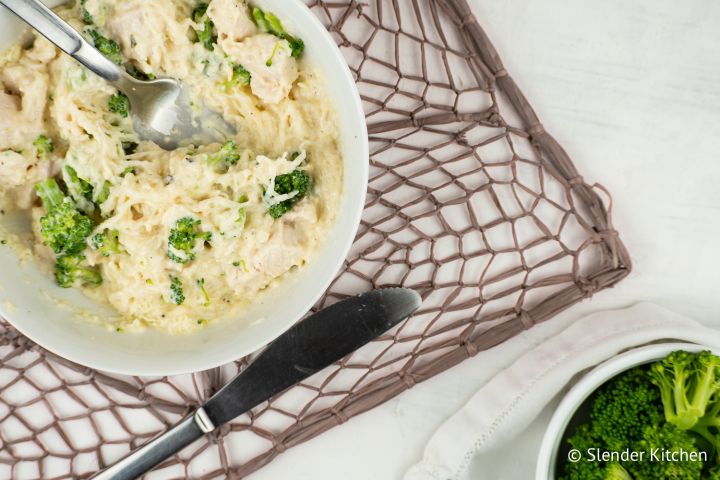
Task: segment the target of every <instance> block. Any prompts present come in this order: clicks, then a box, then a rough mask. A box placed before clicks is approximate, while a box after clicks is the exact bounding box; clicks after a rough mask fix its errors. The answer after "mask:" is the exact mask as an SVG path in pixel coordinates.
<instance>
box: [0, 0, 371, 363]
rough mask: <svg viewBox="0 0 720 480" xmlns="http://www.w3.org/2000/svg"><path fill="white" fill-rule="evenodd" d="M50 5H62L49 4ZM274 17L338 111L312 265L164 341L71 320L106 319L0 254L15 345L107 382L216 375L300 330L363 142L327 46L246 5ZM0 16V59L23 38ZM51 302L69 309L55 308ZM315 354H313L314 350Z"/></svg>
mask: <svg viewBox="0 0 720 480" xmlns="http://www.w3.org/2000/svg"><path fill="white" fill-rule="evenodd" d="M50 3H51V4H53V5H58V4H60V3H62V2H50ZM252 3H253V5H257V6H259V7H261V8H263V9H267V10H269V11H272V12H274V13H275V14H276V15H277V16H278V17H279V18H280V19H281V20H282V21H283V24H284V25H285V26H286V28H287V29H288V31H290V32H291V33H293V34H296V35H297V36H299V37H300V38H302V39H303V40H304V41H305V45H306V49H305V54H304V55H306V58H307V61H309V62H310V63H311V64H312V65H314V66H315V67H317V68H318V70H319V71H321V72H323V74H324V76H325V79H326V83H327V88H328V91H327V93H328V95H329V96H330V98H331V99H332V100H333V101H334V103H335V106H336V108H337V112H338V117H339V124H340V125H339V126H340V137H341V148H342V154H343V165H344V185H343V188H344V192H343V200H342V204H341V205H340V207H339V209H338V214H337V221H336V224H335V225H334V227H333V229H332V231H331V232H330V234H329V236H328V238H327V239H326V243H325V246H324V247H323V249H322V250H321V251H320V252H319V253H318V255H316V258H315V259H314V261H313V262H312V263H311V264H310V265H308V266H307V267H306V268H304V269H303V270H302V271H301V272H299V273H298V274H297V275H295V276H292V277H290V278H288V279H287V280H285V281H284V283H283V285H282V287H281V288H276V289H273V293H272V294H271V295H264V296H261V297H260V299H259V301H258V302H257V303H255V304H254V305H253V306H252V307H251V308H250V309H249V310H248V311H247V312H245V313H244V314H243V315H242V316H241V318H233V319H227V320H224V321H219V322H214V323H210V324H209V325H208V327H207V328H205V329H203V330H201V331H200V332H198V333H195V334H192V335H186V336H171V335H167V334H163V333H159V332H155V331H148V332H145V333H141V334H118V333H115V332H112V331H109V330H108V329H107V328H105V327H102V326H99V325H94V324H91V323H89V322H86V321H84V320H82V319H79V318H77V315H76V312H77V310H78V307H79V308H80V309H86V310H91V311H93V312H94V313H97V314H99V315H103V314H107V315H111V314H112V312H111V311H110V310H109V309H108V307H106V306H103V305H100V304H98V303H96V302H92V301H90V300H88V299H87V298H85V297H84V296H83V295H82V294H80V293H79V292H77V291H75V290H74V289H61V288H59V287H57V286H56V285H55V284H54V282H53V280H52V279H51V278H49V277H48V276H47V275H46V274H43V273H42V272H40V270H39V269H38V268H37V266H36V264H35V263H34V262H25V264H21V263H20V262H19V260H18V258H17V256H16V255H15V252H13V251H12V250H11V249H9V248H1V249H0V315H2V316H3V317H4V318H6V319H7V320H8V321H10V322H11V323H12V324H13V325H14V326H15V328H17V329H18V330H19V331H20V332H22V333H23V334H24V335H26V336H27V337H29V338H30V339H32V340H33V341H34V342H36V343H38V344H39V345H41V346H42V347H44V348H46V349H47V350H50V351H52V352H54V353H56V354H58V355H60V356H62V357H65V358H67V359H69V360H72V361H74V362H77V363H80V364H82V365H85V366H88V367H92V368H96V369H99V370H104V371H108V372H115V373H122V374H130V375H171V374H180V373H186V372H193V371H199V370H205V369H209V368H212V367H216V366H219V365H222V364H225V363H227V362H230V361H232V360H235V359H237V358H239V357H242V356H244V355H246V354H249V353H251V352H253V351H255V350H257V349H259V348H260V347H262V346H263V345H265V344H267V343H268V342H270V341H271V340H273V339H274V338H276V337H277V336H279V335H280V334H281V333H282V332H284V331H285V330H287V329H288V328H289V327H290V326H291V325H292V324H293V323H295V322H296V321H297V320H299V319H300V318H301V317H302V316H303V315H304V314H305V313H306V312H307V311H308V310H309V309H310V308H311V307H312V305H313V304H314V303H315V302H316V301H317V300H318V298H320V296H321V295H322V293H323V292H324V291H325V290H326V289H327V287H328V285H329V284H330V282H331V281H332V279H333V278H334V276H335V275H336V274H337V272H338V270H339V269H340V267H341V266H342V264H343V261H344V260H345V257H346V256H347V253H348V251H349V249H350V246H351V245H352V241H353V238H354V237H355V233H356V231H357V228H358V225H359V223H360V217H361V215H362V210H363V206H364V203H365V192H366V190H367V182H368V168H369V167H368V140H367V129H366V126H365V115H364V113H363V109H362V104H361V102H360V96H359V94H358V91H357V88H356V86H355V82H354V80H353V77H352V74H351V73H350V70H349V68H348V66H347V64H346V63H345V60H344V59H343V57H342V54H341V53H340V51H339V50H338V48H337V46H336V45H335V42H334V41H333V39H332V37H331V36H330V34H328V32H327V30H326V29H325V28H324V27H323V25H322V24H321V23H320V22H319V21H318V20H317V18H315V16H314V15H313V13H312V12H310V10H309V9H308V8H307V7H306V6H305V4H304V3H303V2H298V1H292V2H289V1H287V0H253V2H252ZM24 28H25V27H24V24H22V23H21V22H20V21H19V20H17V19H16V18H15V17H14V16H13V15H12V14H11V13H10V12H9V11H7V10H5V9H3V8H0V50H4V49H5V48H7V47H8V46H9V45H10V44H11V43H12V42H14V41H15V40H16V39H17V38H19V35H20V34H21V33H22V31H23V30H24ZM50 297H54V298H59V299H61V300H62V301H63V302H65V303H67V304H68V305H70V306H72V308H63V307H61V306H59V305H58V303H57V301H54V300H52V299H51V298H50ZM321 347H322V346H320V348H321Z"/></svg>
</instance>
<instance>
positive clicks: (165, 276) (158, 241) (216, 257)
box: [0, 0, 343, 333]
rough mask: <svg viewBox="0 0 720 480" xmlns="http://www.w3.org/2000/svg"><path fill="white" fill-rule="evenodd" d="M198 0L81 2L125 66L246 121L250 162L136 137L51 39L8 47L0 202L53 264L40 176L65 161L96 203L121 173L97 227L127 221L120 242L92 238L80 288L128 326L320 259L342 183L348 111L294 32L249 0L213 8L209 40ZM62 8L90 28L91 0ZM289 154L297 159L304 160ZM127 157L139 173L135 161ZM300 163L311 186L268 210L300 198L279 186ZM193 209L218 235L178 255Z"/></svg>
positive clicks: (171, 326)
mask: <svg viewBox="0 0 720 480" xmlns="http://www.w3.org/2000/svg"><path fill="white" fill-rule="evenodd" d="M193 7H194V4H191V3H189V2H186V1H182V0H157V1H153V2H147V1H140V0H129V1H117V2H111V1H109V0H88V2H86V4H85V8H86V9H87V10H88V13H89V14H90V15H92V17H93V19H94V21H95V22H96V23H97V26H96V27H93V28H97V29H98V31H100V32H101V33H102V34H103V35H105V36H106V37H108V38H111V39H113V40H115V41H116V42H117V43H118V44H119V45H120V46H121V49H122V55H123V61H124V62H132V63H133V65H135V66H136V67H137V68H139V69H140V70H142V71H144V72H145V73H152V74H154V75H157V76H163V75H167V76H172V77H175V78H180V79H182V80H183V81H184V82H185V83H186V84H188V85H189V86H190V88H191V89H192V92H193V94H194V95H193V96H194V98H195V99H197V100H198V101H204V102H205V103H206V104H207V105H208V106H209V107H211V108H213V109H215V110H217V111H218V112H220V113H221V114H222V115H223V116H224V117H225V119H226V120H227V121H228V122H230V123H232V124H234V125H235V126H236V127H237V130H238V134H237V136H236V138H233V140H234V141H235V142H236V144H237V147H238V148H237V150H238V152H239V154H240V160H239V161H238V163H237V164H236V165H234V166H231V167H229V169H228V170H227V171H226V172H225V171H223V170H222V169H217V168H214V167H213V166H211V165H209V164H208V162H207V157H208V156H209V155H212V154H213V153H214V152H216V151H218V150H219V149H220V147H221V145H220V144H216V145H206V146H200V147H197V148H194V149H191V148H182V149H178V150H175V151H172V152H167V151H164V150H162V149H160V148H159V147H157V146H156V145H154V144H152V143H148V142H140V141H139V139H138V138H136V135H135V133H134V132H133V129H132V122H131V120H130V118H120V117H119V116H118V115H116V114H113V113H111V112H109V111H108V99H109V97H110V96H111V95H113V94H115V93H117V92H116V91H115V89H114V88H113V87H111V86H109V85H107V84H106V83H105V82H104V81H103V80H101V79H100V78H98V77H96V76H95V75H94V74H92V73H91V72H89V71H88V70H86V69H85V68H83V67H81V66H80V65H79V64H77V63H76V62H75V61H74V60H72V59H71V58H69V57H67V56H66V55H62V54H60V52H59V51H58V50H57V49H56V48H55V47H53V46H52V45H50V44H49V43H48V42H47V41H46V40H44V39H43V38H42V37H40V36H36V37H35V41H34V44H33V46H32V47H31V48H29V49H23V48H21V47H20V46H19V45H16V46H14V47H12V48H10V49H9V50H7V51H6V52H4V53H3V54H2V56H0V85H1V86H2V88H0V167H1V168H0V197H1V199H2V200H1V201H0V204H1V206H2V207H3V208H6V209H15V210H22V211H24V212H26V213H27V215H28V216H30V217H32V225H33V230H34V233H35V235H34V238H35V240H34V243H33V244H32V245H26V246H27V248H30V249H31V250H32V252H33V254H34V256H35V257H36V259H37V261H39V262H41V263H43V264H45V265H46V266H47V270H48V271H51V270H52V265H53V263H54V254H53V252H52V251H50V249H49V248H48V247H47V246H44V245H43V244H42V236H41V234H40V232H39V219H40V217H41V216H42V215H44V213H45V212H44V210H43V208H42V207H40V206H39V205H40V203H39V202H38V201H37V199H36V197H35V194H34V190H33V186H34V185H35V184H36V183H37V182H39V181H41V180H44V179H46V178H48V177H52V176H54V177H56V178H59V177H60V176H61V175H60V173H61V172H62V171H63V169H64V168H65V166H71V167H72V168H74V169H75V171H76V172H77V174H78V176H79V177H81V178H83V179H85V180H86V181H88V182H89V183H90V184H92V185H93V187H94V198H93V201H97V199H98V195H99V192H100V191H101V186H102V185H103V184H104V183H105V182H110V184H112V187H111V189H110V196H109V198H108V199H107V200H106V201H105V202H103V203H102V204H101V206H100V217H99V218H98V225H97V228H96V232H102V231H105V230H106V229H111V230H117V231H118V232H119V241H120V244H121V247H122V250H123V251H124V252H123V253H113V254H111V255H109V256H106V257H105V256H102V255H100V254H99V253H98V252H96V251H95V250H93V249H92V248H91V247H88V248H87V249H86V251H85V252H84V255H85V256H86V257H87V262H88V263H89V264H90V265H91V266H94V267H97V268H98V269H99V271H100V272H101V274H102V277H103V283H102V285H101V286H99V287H94V288H83V290H84V291H85V292H86V293H87V294H88V295H90V296H91V297H93V298H95V299H98V300H101V301H104V302H108V303H110V304H111V305H112V306H113V307H114V308H115V309H117V311H118V312H119V313H120V315H121V316H122V318H123V319H124V320H123V321H124V325H123V326H122V327H123V329H125V330H134V329H137V330H139V329H144V328H148V327H149V328H155V329H160V330H164V331H168V332H173V333H186V332H190V331H193V330H194V329H197V328H202V326H203V325H206V324H207V322H208V321H212V320H214V319H216V318H219V317H223V316H226V315H228V314H230V313H232V312H235V311H237V310H238V309H240V308H243V307H244V306H247V305H248V304H250V303H252V302H253V299H254V298H256V296H257V295H258V293H259V292H260V291H262V290H263V289H266V288H268V286H270V285H275V284H277V283H278V282H277V280H278V279H280V278H282V277H283V275H285V274H286V273H287V272H288V271H290V270H291V269H293V268H295V267H299V268H302V267H303V266H304V265H305V264H307V263H308V262H310V261H311V260H312V257H313V254H314V252H315V251H316V250H317V248H318V247H319V246H320V245H322V243H323V241H324V238H325V237H326V235H327V231H328V229H329V227H330V225H331V224H332V222H333V221H334V217H335V213H336V208H337V206H338V205H339V203H340V196H341V194H342V191H341V189H342V175H343V172H342V159H341V157H340V153H339V146H338V131H337V120H336V114H335V111H334V109H333V106H332V105H331V104H330V102H329V100H328V98H327V96H326V94H325V89H324V86H323V81H322V79H320V78H319V76H318V75H317V73H316V72H314V71H313V70H312V68H311V67H309V66H308V65H306V64H305V63H304V62H303V61H302V59H299V60H298V59H296V58H294V57H292V56H291V54H290V48H289V45H288V44H287V42H286V41H285V40H279V39H278V38H277V37H274V36H271V35H268V34H264V33H261V32H259V31H258V29H257V28H256V26H255V24H254V23H253V22H252V20H251V19H250V17H249V14H248V7H247V5H246V4H245V3H243V2H242V1H239V0H212V2H211V3H210V8H209V9H208V17H209V18H211V19H214V20H215V29H216V31H215V33H216V35H217V39H218V43H217V44H216V45H215V47H214V50H213V51H209V50H207V49H206V48H204V47H203V45H202V44H201V43H197V42H194V41H193V38H192V34H191V31H192V29H194V28H198V25H197V24H196V23H194V22H193V21H192V19H191V18H190V17H191V11H192V8H193ZM59 13H60V14H61V16H63V17H64V18H65V19H68V20H69V21H70V22H71V23H72V24H73V25H74V26H75V28H77V29H78V30H81V31H82V30H85V29H87V28H88V27H87V26H86V25H84V24H83V23H82V20H81V15H82V10H81V7H80V6H75V7H72V8H62V9H60V10H59ZM277 45H279V47H277V48H276V46H277ZM273 50H274V56H273V61H272V65H271V66H268V65H267V63H268V62H267V57H269V56H270V55H272V54H273ZM241 62H244V63H243V65H244V64H247V65H244V66H245V68H246V69H247V70H248V71H250V73H251V74H252V80H251V83H250V85H249V86H237V85H229V84H228V82H229V80H231V78H232V73H233V67H234V66H235V65H236V64H238V63H241ZM39 135H47V136H48V137H50V138H52V140H53V143H54V147H55V148H54V151H53V152H52V153H49V154H47V155H45V156H41V155H40V154H39V152H38V151H37V149H36V148H35V147H34V146H33V142H34V141H35V139H36V138H37V137H38V136H39ZM122 142H138V143H139V146H138V148H137V151H136V152H135V153H133V154H131V155H126V154H125V152H124V151H123V149H122V147H121V145H122ZM293 152H300V155H299V156H297V157H295V158H292V156H291V155H290V154H291V153H293ZM129 167H134V173H127V172H126V171H127V169H128V168H129ZM296 168H301V169H303V170H306V171H307V173H308V174H309V175H310V176H311V178H312V179H313V188H312V191H311V192H310V193H309V194H308V195H307V196H306V197H305V198H304V199H302V200H300V201H299V202H298V203H297V204H296V205H295V206H294V207H293V208H292V210H291V211H290V212H288V213H287V214H285V215H284V216H283V217H281V218H280V219H273V218H271V217H270V215H269V214H268V213H267V208H268V207H269V206H271V205H273V204H275V203H278V202H280V201H283V200H287V199H288V198H292V197H293V196H294V194H293V193H292V192H291V193H290V194H275V193H274V192H273V191H271V190H269V189H272V186H273V184H274V179H275V178H276V177H277V176H278V175H282V174H286V173H290V172H292V171H293V170H295V169H296ZM123 172H126V173H125V174H124V175H122V174H123ZM90 203H92V202H90ZM241 209H242V213H240V210H241ZM186 216H192V217H193V218H196V219H198V220H200V221H201V227H200V228H201V230H202V231H203V232H211V235H212V239H211V241H210V242H208V243H206V244H203V242H198V244H196V249H195V250H193V254H194V255H195V258H194V260H192V261H189V262H187V263H183V264H180V263H176V262H174V261H173V260H171V259H170V258H169V257H168V250H170V251H171V253H173V251H172V248H170V249H169V247H168V235H169V232H170V229H171V228H172V227H173V226H174V225H175V223H176V222H177V220H178V219H180V218H182V217H186ZM240 216H242V217H243V218H242V221H239V217H240ZM174 253H179V252H174ZM171 277H176V278H178V279H179V280H180V282H181V283H182V285H183V292H184V295H185V301H184V302H183V303H182V304H181V305H179V306H178V305H175V304H174V303H173V302H172V301H171V290H170V282H171ZM200 279H203V280H204V288H205V291H206V292H207V294H208V297H209V302H208V301H207V300H206V298H205V295H204V293H203V291H202V289H201V288H200V287H199V285H198V283H197V282H198V280H200Z"/></svg>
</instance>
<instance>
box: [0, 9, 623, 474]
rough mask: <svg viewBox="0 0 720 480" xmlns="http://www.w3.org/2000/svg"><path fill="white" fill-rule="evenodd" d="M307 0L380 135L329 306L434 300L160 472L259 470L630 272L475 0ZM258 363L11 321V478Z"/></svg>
mask: <svg viewBox="0 0 720 480" xmlns="http://www.w3.org/2000/svg"><path fill="white" fill-rule="evenodd" d="M308 4H309V5H310V6H311V8H312V9H313V11H314V12H315V13H316V14H317V16H318V17H319V18H320V19H321V21H322V22H323V23H324V24H325V25H326V26H327V28H328V29H329V30H330V32H331V33H332V35H333V36H334V38H335V39H336V41H337V43H338V45H339V46H340V48H341V49H342V52H343V53H344V55H345V56H346V58H347V61H348V63H349V65H350V67H351V69H352V71H353V72H354V74H355V77H356V80H357V84H358V86H359V89H360V92H361V95H362V99H363V102H364V105H365V109H366V113H367V122H368V126H369V132H370V141H371V153H372V155H371V156H372V158H371V179H370V186H369V195H368V200H367V205H366V210H365V214H364V217H363V221H362V224H361V227H360V231H359V233H358V236H357V239H356V242H355V244H354V247H353V249H352V252H351V253H350V256H349V257H348V259H347V262H346V265H345V268H344V271H343V272H341V274H340V275H338V277H337V279H336V280H335V282H334V283H333V285H332V287H331V288H330V289H329V291H328V292H327V295H326V296H325V297H324V299H323V300H322V301H321V302H320V304H319V305H318V307H322V306H324V305H327V304H329V303H331V302H335V301H337V300H338V299H341V298H344V297H346V296H348V295H352V294H355V293H359V292H361V291H364V290H367V289H370V288H379V287H386V286H405V287H410V288H414V289H416V290H417V291H418V292H420V293H421V294H422V296H423V299H424V303H423V307H422V309H421V310H420V311H419V312H417V314H416V315H414V316H413V317H411V318H409V319H408V320H406V321H405V322H404V323H403V324H401V325H400V326H399V327H398V328H396V329H395V330H394V331H392V332H390V333H388V334H387V335H385V336H384V337H382V338H380V339H378V340H377V341H375V342H372V343H371V344H369V345H367V346H366V347H364V348H362V349H361V350H359V351H358V352H356V353H355V354H353V355H351V356H350V357H349V358H346V359H344V360H343V361H341V362H339V363H338V364H337V365H335V366H333V367H330V368H328V369H326V370H325V371H323V372H321V373H319V374H317V375H315V376H314V377H312V378H310V379H309V380H307V381H305V382H303V383H302V384H301V385H298V386H296V387H294V388H292V389H290V390H288V391H287V392H285V393H284V394H281V395H279V396H278V397H276V398H274V399H272V400H270V401H269V402H266V403H264V404H262V405H260V406H258V407H257V408H255V409H254V410H253V411H252V412H251V413H249V414H246V415H244V416H242V417H240V418H238V419H236V420H235V421H233V422H231V423H230V424H228V425H225V426H223V427H221V428H220V429H219V430H217V431H216V432H213V433H212V434H209V435H208V436H207V437H206V438H205V439H203V440H201V441H199V442H196V443H195V444H193V445H191V446H190V447H189V448H187V449H186V450H184V451H183V452H181V453H180V454H178V455H177V456H175V457H174V458H172V459H170V460H168V461H167V462H166V463H165V464H163V465H162V466H161V467H160V468H158V469H157V470H155V471H154V472H152V473H150V474H149V475H148V476H147V477H148V478H203V479H211V478H227V477H231V478H237V477H243V476H245V475H247V474H249V473H250V472H252V471H255V470H256V469H258V468H260V467H261V466H263V465H264V464H266V463H267V462H269V461H271V460H272V459H273V458H274V457H275V456H276V455H277V454H278V453H281V452H282V451H284V450H285V449H287V448H289V447H292V446H293V445H296V444H298V443H300V442H303V441H305V440H307V439H309V438H312V437H314V436H316V435H318V434H319V433H321V432H323V431H325V430H327V429H329V428H331V427H333V426H334V425H337V424H339V423H342V422H344V421H346V420H347V419H348V418H350V417H352V416H354V415H357V414H359V413H361V412H364V411H366V410H368V409H371V408H372V407H374V406H376V405H378V404H380V403H382V402H383V401H385V400H387V399H389V398H391V397H393V396H394V395H397V394H398V393H400V392H402V391H403V390H405V389H407V388H410V387H412V386H413V385H414V384H415V383H416V382H419V381H422V380H425V379H427V378H429V377H431V376H433V375H435V374H437V373H439V372H442V371H444V370H446V369H447V368H449V367H451V366H453V365H455V364H457V363H459V362H461V361H463V360H464V359H466V358H468V357H470V356H472V355H474V354H475V353H477V352H478V351H481V350H484V349H487V348H490V347H493V346H495V345H498V344H500V343H502V342H503V341H505V340H506V339H509V338H511V337H512V336H514V335H516V334H517V333H519V332H521V331H522V330H524V329H527V328H529V327H531V326H533V325H534V324H536V323H538V322H542V321H544V320H547V319H548V318H550V317H552V316H553V315H554V314H556V313H557V312H559V311H561V310H563V309H565V308H567V307H569V306H570V305H572V304H573V303H575V302H577V301H579V300H581V299H583V298H586V297H588V296H590V295H592V294H593V293H595V292H597V291H598V290H600V289H603V288H605V287H609V286H611V285H613V284H615V283H616V282H618V281H619V280H620V279H622V278H623V277H624V276H625V275H627V273H628V272H629V269H630V259H629V257H628V254H627V252H626V251H625V249H624V247H623V245H622V244H621V243H620V241H619V239H618V236H617V233H616V231H615V230H614V229H613V227H612V225H611V221H610V216H609V209H608V208H607V207H606V206H605V204H606V203H608V204H609V199H607V197H606V196H605V193H604V191H603V190H601V189H599V187H597V186H591V185H589V184H587V183H586V182H585V181H584V180H583V178H582V177H581V176H580V175H579V174H578V172H577V171H576V169H575V167H574V166H573V164H572V162H571V161H570V159H569V157H568V155H567V154H566V153H565V151H564V150H563V149H562V148H561V147H560V145H559V144H558V143H557V142H556V141H555V140H554V139H553V138H552V137H551V136H550V135H549V134H548V133H547V132H546V131H545V130H544V129H543V127H542V124H541V123H540V122H539V120H538V118H537V117H536V115H535V113H534V112H533V110H532V108H531V107H530V105H529V103H528V102H527V100H526V99H525V97H524V96H523V95H522V93H521V92H520V90H519V89H518V87H517V85H516V84H515V82H514V81H513V79H512V78H511V77H510V75H508V72H507V71H506V70H505V69H504V68H503V65H502V63H501V61H500V58H499V56H498V54H497V53H496V51H495V50H494V48H493V46H492V45H491V43H490V41H489V40H488V38H487V37H486V35H485V33H484V32H483V30H482V29H481V27H480V26H479V24H478V23H477V22H476V20H475V18H474V17H473V15H472V13H471V11H470V9H469V8H468V5H467V3H466V2H465V0H366V1H365V2H364V3H359V2H355V1H312V2H311V1H309V0H308ZM604 200H605V201H604ZM247 362H248V360H247V359H243V360H241V361H238V362H236V363H234V364H230V365H227V366H225V367H223V368H218V369H214V370H211V371H206V372H201V373H197V374H193V375H183V376H177V377H168V378H137V377H121V376H111V375H107V374H104V373H101V372H97V371H92V370H90V369H87V368H84V367H80V366H77V365H73V364H71V363H69V362H67V361H65V360H62V359H60V358H57V357H55V356H54V355H52V354H50V353H48V352H46V351H44V350H42V349H41V348H39V347H38V346H36V345H33V344H32V343H31V342H30V341H28V340H26V339H25V338H23V337H22V336H20V335H19V334H17V333H16V332H15V331H14V330H13V329H12V328H11V327H10V326H9V325H8V324H5V323H0V443H1V445H0V478H18V479H20V478H21V479H33V478H78V477H83V476H87V475H89V474H90V473H92V472H94V471H96V470H97V469H98V468H102V467H104V466H106V465H108V464H110V463H112V462H113V461H115V460H117V459H118V458H120V457H121V456H123V455H124V454H125V453H127V452H128V451H129V450H130V449H131V448H134V447H136V446H139V445H141V444H142V443H144V442H145V441H147V440H148V439H150V438H151V437H153V436H154V435H156V434H158V433H159V432H161V431H162V430H164V429H166V428H168V427H169V426H171V425H173V424H174V423H176V422H177V421H178V420H180V419H181V418H182V416H183V415H185V414H187V413H188V412H189V411H190V410H191V409H193V408H194V407H197V406H199V405H200V404H202V403H203V401H204V399H206V398H208V396H210V395H212V394H213V393H214V392H215V391H217V390H218V389H219V388H220V387H221V386H222V385H223V384H224V383H225V382H226V381H227V380H228V379H229V378H231V377H232V376H233V375H234V374H236V373H237V372H238V370H239V369H242V368H243V367H244V365H247Z"/></svg>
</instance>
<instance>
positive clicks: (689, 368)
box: [650, 351, 720, 430]
mask: <svg viewBox="0 0 720 480" xmlns="http://www.w3.org/2000/svg"><path fill="white" fill-rule="evenodd" d="M718 368H720V358H718V357H716V356H715V355H713V354H711V353H710V352H701V353H698V354H692V353H689V352H684V351H677V352H673V353H671V354H670V355H668V356H667V357H666V358H665V359H663V360H661V361H659V362H657V363H655V364H653V365H652V367H651V368H650V379H651V381H652V382H653V383H654V384H655V385H657V386H658V387H659V389H660V396H661V398H662V402H663V408H664V412H665V420H667V421H668V422H670V423H672V424H673V425H676V426H677V427H678V428H680V429H682V430H688V429H691V428H692V427H694V426H695V424H696V423H697V422H698V420H699V419H700V418H701V417H703V416H704V415H705V413H706V411H707V409H708V405H709V403H710V400H711V399H713V398H714V397H715V396H716V395H717V394H718V393H720V376H719V375H718Z"/></svg>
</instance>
